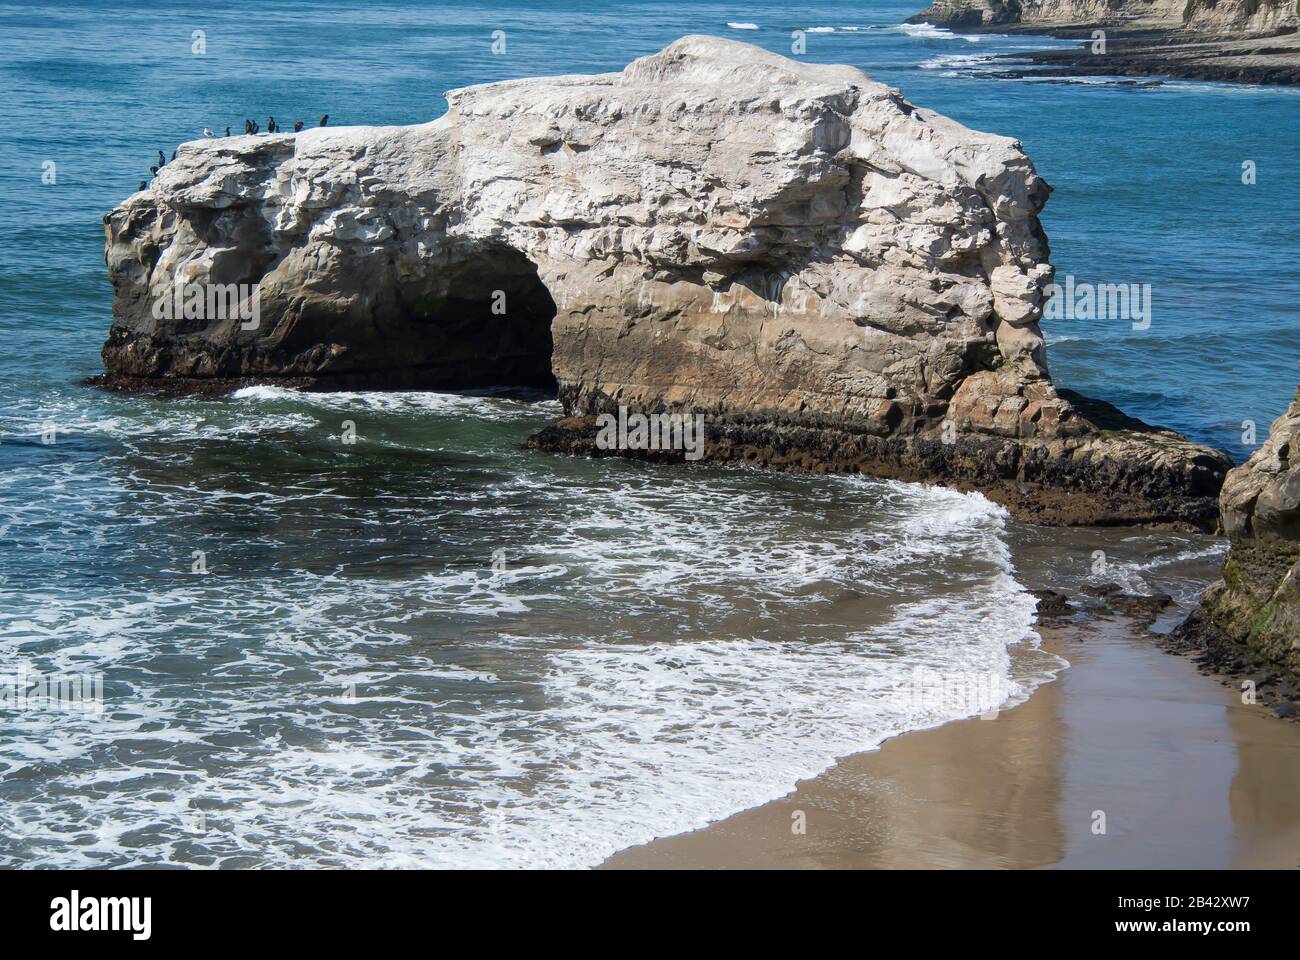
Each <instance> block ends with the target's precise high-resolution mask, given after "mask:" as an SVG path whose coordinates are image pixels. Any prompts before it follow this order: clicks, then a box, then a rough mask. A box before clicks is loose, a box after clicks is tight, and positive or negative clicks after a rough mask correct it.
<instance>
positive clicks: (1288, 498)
mask: <svg viewBox="0 0 1300 960" xmlns="http://www.w3.org/2000/svg"><path fill="white" fill-rule="evenodd" d="M1219 502H1220V507H1221V509H1222V515H1223V528H1224V532H1225V533H1226V534H1227V535H1228V538H1229V540H1230V542H1231V549H1230V551H1229V554H1228V558H1227V560H1226V561H1225V562H1224V565H1223V579H1222V580H1219V581H1217V582H1216V583H1214V584H1212V585H1211V586H1210V587H1209V588H1208V589H1206V591H1205V593H1204V594H1203V595H1202V597H1201V605H1200V607H1199V608H1198V609H1197V610H1196V611H1195V612H1194V613H1193V614H1192V616H1191V617H1189V618H1188V620H1187V621H1186V622H1184V623H1183V624H1182V626H1180V627H1179V628H1178V629H1177V630H1176V631H1175V633H1174V641H1175V643H1177V644H1181V645H1183V646H1186V647H1190V648H1192V649H1196V650H1199V651H1202V652H1203V654H1204V659H1205V661H1206V663H1207V664H1208V665H1209V666H1211V667H1213V668H1215V669H1217V670H1221V671H1224V672H1227V673H1232V674H1237V675H1246V674H1250V675H1255V674H1259V675H1261V679H1262V680H1263V684H1261V685H1264V684H1267V686H1268V687H1269V688H1271V689H1270V690H1268V691H1265V692H1276V693H1281V694H1282V695H1283V696H1286V695H1287V694H1290V695H1296V694H1300V390H1297V392H1296V399H1295V401H1294V402H1293V403H1292V404H1291V406H1290V407H1289V408H1288V410H1287V411H1286V413H1284V414H1283V415H1282V416H1281V417H1279V418H1278V419H1277V420H1276V421H1274V423H1273V427H1272V429H1271V430H1270V431H1269V436H1268V440H1267V441H1265V443H1264V444H1263V445H1262V446H1260V448H1259V449H1258V450H1256V451H1255V453H1254V455H1253V456H1252V457H1251V458H1250V459H1249V460H1248V461H1247V462H1246V463H1244V464H1242V465H1241V466H1240V467H1237V468H1236V469H1234V470H1232V471H1231V472H1230V473H1229V474H1228V478H1227V480H1226V481H1225V482H1224V485H1223V492H1222V494H1221V496H1220V500H1219ZM1288 715H1294V712H1293V710H1289V711H1288Z"/></svg>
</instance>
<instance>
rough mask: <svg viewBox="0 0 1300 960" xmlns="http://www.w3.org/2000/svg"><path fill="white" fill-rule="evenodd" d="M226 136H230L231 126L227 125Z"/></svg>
mask: <svg viewBox="0 0 1300 960" xmlns="http://www.w3.org/2000/svg"><path fill="white" fill-rule="evenodd" d="M226 136H230V128H229V127H226Z"/></svg>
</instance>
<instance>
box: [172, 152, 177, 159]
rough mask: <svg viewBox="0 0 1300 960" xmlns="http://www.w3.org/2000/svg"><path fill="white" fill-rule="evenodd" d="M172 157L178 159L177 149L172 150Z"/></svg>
mask: <svg viewBox="0 0 1300 960" xmlns="http://www.w3.org/2000/svg"><path fill="white" fill-rule="evenodd" d="M172 159H173V160H175V159H176V151H175V150H173V151H172Z"/></svg>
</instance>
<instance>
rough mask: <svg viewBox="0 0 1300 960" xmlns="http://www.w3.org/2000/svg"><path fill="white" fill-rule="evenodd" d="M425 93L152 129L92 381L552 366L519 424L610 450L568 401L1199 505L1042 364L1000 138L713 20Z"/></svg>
mask: <svg viewBox="0 0 1300 960" xmlns="http://www.w3.org/2000/svg"><path fill="white" fill-rule="evenodd" d="M447 100H448V104H449V109H448V111H447V113H446V114H445V115H444V116H442V117H440V118H439V119H437V120H435V121H433V122H431V123H426V124H419V125H414V126H406V127H329V128H324V129H316V130H308V131H304V132H302V133H300V134H296V135H269V136H244V137H229V138H221V139H216V140H204V141H197V142H194V143H189V144H185V145H183V146H182V147H181V149H180V152H179V154H178V157H177V159H176V161H175V162H173V163H169V164H167V166H165V167H164V168H163V169H162V170H161V171H160V173H159V175H158V177H157V178H156V179H155V180H154V182H153V184H152V186H151V187H150V189H149V190H146V191H142V192H140V193H137V194H135V195H133V196H132V197H130V198H128V199H127V200H126V201H125V202H123V203H122V204H121V205H120V206H119V207H118V208H117V209H115V210H114V211H112V212H111V213H110V214H109V215H108V216H107V217H106V218H105V224H106V235H107V243H106V259H107V263H108V269H109V277H110V280H111V281H112V284H113V287H114V291H115V300H114V322H113V327H112V330H111V331H110V334H109V337H108V341H107V343H106V344H105V346H104V351H103V356H104V364H105V367H106V368H107V371H108V375H107V377H106V378H104V382H105V383H106V384H107V385H109V386H116V387H122V388H129V389H149V388H156V387H158V386H160V385H164V386H165V387H166V388H169V389H197V390H205V389H211V388H212V387H213V386H214V385H222V386H226V387H228V386H229V385H231V384H234V383H238V382H248V381H259V382H268V381H270V382H283V383H288V384H293V385H298V386H304V387H309V388H316V389H330V388H357V387H368V388H413V387H419V388H467V387H476V386H486V385H499V384H524V385H548V384H554V385H555V386H556V387H557V389H558V392H559V396H560V399H561V400H562V402H563V404H564V407H565V411H566V414H567V418H566V420H564V421H561V423H559V424H557V425H556V426H555V427H553V428H551V429H550V430H548V431H544V432H543V433H542V434H540V435H539V436H538V437H537V438H535V439H534V441H533V443H534V445H535V446H542V447H546V448H548V449H556V450H567V451H572V452H583V453H605V452H617V453H622V454H629V453H630V454H632V455H638V451H636V450H627V449H620V450H604V449H602V448H601V447H600V446H599V445H598V444H597V443H596V436H597V426H596V416H597V415H598V414H601V413H606V412H615V411H617V410H618V409H619V408H620V407H622V408H627V409H630V410H633V411H643V412H646V413H655V412H664V411H679V412H691V413H702V414H704V415H705V416H706V418H707V422H706V427H705V432H706V438H707V439H706V451H707V457H708V458H709V459H713V460H741V461H749V462H755V463H765V464H768V465H772V466H781V467H788V468H807V469H817V470H855V471H862V472H866V473H871V474H875V475H881V476H889V477H900V478H905V479H916V480H941V481H947V482H953V483H956V484H959V485H967V486H971V487H975V488H979V489H984V490H988V491H989V492H990V494H991V495H993V496H995V498H997V499H999V500H1001V501H1002V502H1004V503H1007V504H1008V505H1009V506H1011V507H1012V508H1013V509H1016V510H1017V511H1019V512H1021V513H1022V514H1024V515H1027V516H1030V517H1032V518H1034V519H1037V520H1041V521H1044V522H1057V523H1063V522H1081V523H1146V522H1152V523H1170V522H1173V523H1184V524H1192V525H1197V526H1202V527H1206V526H1209V525H1212V524H1213V523H1214V520H1215V514H1216V506H1215V499H1214V498H1215V495H1216V494H1217V492H1218V489H1219V486H1220V484H1221V482H1222V478H1223V475H1224V473H1225V472H1226V470H1227V468H1228V466H1229V463H1228V461H1227V460H1226V458H1225V457H1224V456H1223V455H1222V454H1220V453H1219V452H1217V451H1214V450H1211V449H1208V448H1206V447H1201V446H1197V445H1195V444H1191V443H1189V442H1187V441H1186V440H1185V439H1183V438H1182V437H1180V436H1179V435H1177V434H1174V433H1172V432H1170V431H1164V430H1159V429H1156V428H1153V427H1150V426H1147V425H1146V424H1143V423H1140V422H1139V421H1136V420H1132V419H1130V418H1126V417H1124V416H1123V415H1122V414H1120V413H1119V412H1118V411H1116V410H1114V409H1113V408H1109V407H1107V406H1106V405H1104V404H1099V403H1096V402H1092V401H1087V400H1084V399H1083V398H1080V397H1076V396H1073V395H1069V394H1065V393H1062V392H1058V391H1057V390H1056V389H1055V388H1054V386H1053V385H1052V382H1051V380H1050V378H1049V375H1048V368H1047V357H1046V347H1045V344H1044V340H1043V336H1042V334H1041V332H1040V330H1039V320H1040V318H1041V316H1042V307H1043V300H1044V296H1045V291H1046V287H1047V285H1048V284H1049V282H1050V281H1051V278H1052V268H1051V267H1050V265H1049V264H1048V254H1049V251H1048V245H1047V239H1046V237H1045V236H1044V233H1043V230H1042V227H1041V225H1040V224H1039V220H1038V213H1039V211H1040V209H1041V208H1042V206H1043V203H1044V202H1045V201H1046V199H1047V196H1048V193H1049V192H1050V190H1049V187H1048V186H1047V185H1046V184H1045V183H1044V182H1043V181H1042V180H1041V179H1040V178H1039V177H1038V176H1037V174H1036V173H1035V172H1034V168H1033V165H1032V163H1031V162H1030V161H1029V159H1028V158H1027V157H1026V156H1025V154H1024V153H1023V152H1022V151H1021V149H1020V144H1019V143H1017V142H1016V141H1014V140H1010V139H1008V138H1005V137H999V136H994V135H992V134H987V133H978V132H975V131H972V130H969V129H967V128H965V127H963V126H961V125H959V124H957V123H955V122H953V121H951V120H948V119H947V118H945V117H942V116H940V115H938V114H936V113H934V112H932V111H929V110H925V109H922V108H920V107H917V106H914V105H913V104H911V103H909V102H908V101H906V100H905V99H903V97H902V96H901V95H900V94H899V93H898V91H897V90H894V89H891V88H889V87H886V86H884V85H882V84H879V83H875V82H873V81H872V80H870V79H869V78H868V77H867V76H866V75H865V74H863V73H862V72H861V71H859V70H856V69H853V68H850V67H844V66H827V65H819V64H807V63H801V62H796V61H793V60H789V59H786V58H784V57H781V56H778V55H776V54H773V53H769V52H767V51H764V50H761V49H759V48H757V47H754V46H750V45H748V44H743V43H737V42H734V41H727V40H720V39H716V38H711V37H686V38H684V39H682V40H679V41H677V42H675V43H673V44H672V45H671V46H669V47H667V48H666V49H665V50H663V51H661V52H660V53H657V54H655V55H653V56H649V57H644V58H641V59H639V60H636V61H634V62H633V63H631V64H630V65H629V66H628V67H627V68H626V69H624V70H623V71H622V72H620V73H613V74H605V75H600V76H566V77H544V78H537V79H529V80H517V81H509V82H504V83H495V84H487V85H482V86H475V87H467V88H464V89H460V90H453V91H451V92H449V93H448V94H447ZM214 286H224V287H227V288H233V289H237V290H238V291H241V292H242V294H241V297H242V301H243V302H245V303H248V302H252V303H254V305H255V306H256V313H257V316H256V317H250V316H249V315H248V312H247V311H245V312H244V313H243V314H240V315H238V316H231V315H230V312H229V311H228V312H226V313H220V312H219V311H217V312H214V311H213V310H212V309H211V308H210V306H205V304H204V303H203V302H202V301H203V296H202V292H203V291H204V290H209V291H210V289H211V288H212V287H214ZM178 291H179V293H178ZM191 293H195V294H196V296H195V297H194V298H193V300H192V301H191V298H190V297H189V294H191ZM191 306H192V309H191ZM644 453H645V454H646V455H649V451H644ZM656 455H657V454H656ZM667 455H669V456H671V455H672V454H671V452H670V453H669V454H667Z"/></svg>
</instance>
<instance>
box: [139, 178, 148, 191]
mask: <svg viewBox="0 0 1300 960" xmlns="http://www.w3.org/2000/svg"><path fill="white" fill-rule="evenodd" d="M148 188H149V184H147V183H146V182H145V181H143V180H141V181H140V189H141V190H147V189H148Z"/></svg>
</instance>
